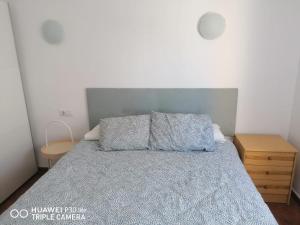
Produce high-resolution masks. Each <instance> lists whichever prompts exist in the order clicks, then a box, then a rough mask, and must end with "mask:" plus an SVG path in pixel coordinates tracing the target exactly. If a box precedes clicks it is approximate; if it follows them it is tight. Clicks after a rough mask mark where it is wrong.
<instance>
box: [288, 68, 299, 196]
mask: <svg viewBox="0 0 300 225" xmlns="http://www.w3.org/2000/svg"><path fill="white" fill-rule="evenodd" d="M289 141H290V142H291V143H292V144H293V145H295V146H296V147H297V148H298V151H300V63H299V76H298V82H297V85H296V92H295V100H294V108H293V114H292V120H291V130H290V134H289ZM294 179H295V180H294V191H295V192H296V193H297V195H298V197H300V152H299V153H298V156H297V163H296V172H295V177H294Z"/></svg>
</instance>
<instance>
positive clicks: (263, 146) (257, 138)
mask: <svg viewBox="0 0 300 225" xmlns="http://www.w3.org/2000/svg"><path fill="white" fill-rule="evenodd" d="M235 137H236V139H237V140H238V141H239V142H240V144H241V145H242V146H243V148H244V149H245V151H253V152H289V153H296V152H297V150H296V149H295V148H294V147H293V146H292V145H291V144H289V143H288V142H287V141H285V140H284V139H283V138H282V137H280V136H279V135H261V134H236V135H235Z"/></svg>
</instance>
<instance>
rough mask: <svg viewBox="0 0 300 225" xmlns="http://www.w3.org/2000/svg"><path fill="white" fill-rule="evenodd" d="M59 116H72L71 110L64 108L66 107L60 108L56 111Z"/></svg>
mask: <svg viewBox="0 0 300 225" xmlns="http://www.w3.org/2000/svg"><path fill="white" fill-rule="evenodd" d="M58 114H59V116H61V117H72V116H73V115H72V112H71V111H70V110H66V109H60V110H59V111H58Z"/></svg>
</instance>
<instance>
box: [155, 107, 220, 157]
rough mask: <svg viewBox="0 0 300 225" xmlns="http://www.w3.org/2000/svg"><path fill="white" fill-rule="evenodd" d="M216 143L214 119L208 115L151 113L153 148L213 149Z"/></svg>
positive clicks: (180, 149)
mask: <svg viewBox="0 0 300 225" xmlns="http://www.w3.org/2000/svg"><path fill="white" fill-rule="evenodd" d="M214 143H215V142H214V133H213V126H212V121H211V119H210V117H209V116H208V115H203V114H180V113H177V114H171V113H159V112H152V114H151V129H150V146H151V149H157V150H169V151H170V150H171V151H193V150H198V151H213V150H214Z"/></svg>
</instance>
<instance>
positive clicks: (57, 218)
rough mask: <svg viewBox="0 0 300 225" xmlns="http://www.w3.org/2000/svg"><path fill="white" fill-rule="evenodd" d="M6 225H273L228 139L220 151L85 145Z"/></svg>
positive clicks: (1, 220) (5, 218)
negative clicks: (99, 148) (112, 148)
mask: <svg viewBox="0 0 300 225" xmlns="http://www.w3.org/2000/svg"><path fill="white" fill-rule="evenodd" d="M0 224H1V225H12V224H18V225H34V224H80V225H85V224H86V225H93V224H97V225H120V224H124V225H133V224H135V225H137V224H138V225H150V224H151V225H168V224H170V225H196V224H197V225H198V224H199V225H225V224H230V225H238V224H240V225H273V224H274V225H275V224H277V222H276V220H275V219H274V217H273V215H272V214H271V212H270V210H269V209H268V207H267V205H266V204H265V203H264V201H263V199H262V198H261V196H260V194H259V193H258V192H257V191H256V188H255V186H254V184H253V183H252V181H251V179H250V177H249V176H248V175H247V172H246V171H245V169H244V167H243V165H242V163H241V162H240V160H239V157H238V154H237V151H236V149H235V147H234V145H233V144H232V143H231V142H230V141H226V142H225V143H223V144H218V145H217V146H216V150H215V151H214V152H166V151H150V150H143V151H112V152H101V151H97V143H96V142H92V141H81V142H80V143H79V144H78V145H76V146H75V148H74V150H73V151H71V152H70V153H68V154H67V155H65V156H64V157H63V158H62V159H61V160H59V161H58V162H57V164H56V165H55V166H54V167H53V168H52V169H51V170H50V171H49V172H47V173H46V174H45V175H44V176H43V177H42V178H41V179H40V180H38V181H37V182H36V183H35V184H34V185H33V186H32V187H31V188H30V189H29V190H28V191H27V192H26V193H25V194H24V195H22V196H21V197H20V198H19V199H18V200H17V202H16V203H15V204H13V205H12V206H11V207H10V208H9V209H8V210H7V211H5V212H4V213H3V214H2V215H1V216H0Z"/></svg>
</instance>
